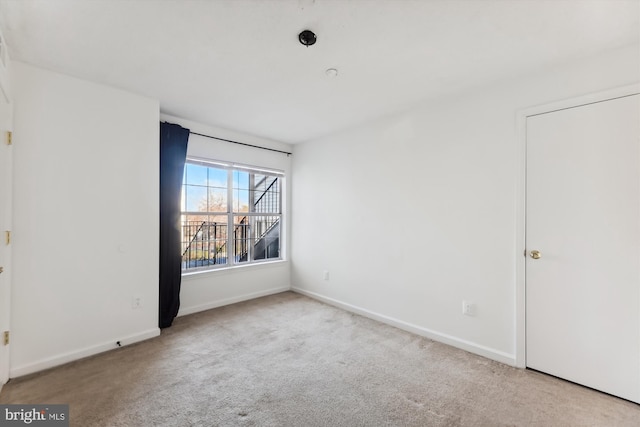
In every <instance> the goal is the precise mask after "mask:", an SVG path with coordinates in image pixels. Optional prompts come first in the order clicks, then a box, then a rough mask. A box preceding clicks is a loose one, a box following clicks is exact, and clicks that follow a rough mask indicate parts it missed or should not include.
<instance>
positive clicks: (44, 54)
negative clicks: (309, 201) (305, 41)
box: [0, 0, 640, 143]
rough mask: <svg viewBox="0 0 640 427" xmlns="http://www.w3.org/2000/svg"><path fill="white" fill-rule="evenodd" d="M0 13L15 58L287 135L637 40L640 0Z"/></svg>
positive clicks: (23, 3)
mask: <svg viewBox="0 0 640 427" xmlns="http://www.w3.org/2000/svg"><path fill="white" fill-rule="evenodd" d="M0 15H1V16H0V25H2V29H3V33H4V35H5V37H6V39H7V44H8V45H9V52H10V55H11V57H12V59H17V60H20V61H24V62H27V63H30V64H34V65H37V66H40V67H43V68H46V69H50V70H54V71H58V72H62V73H65V74H70V75H73V76H77V77H80V78H84V79H88V80H91V81H95V82H99V83H104V84H107V85H111V86H115V87H119V88H123V89H126V90H129V91H132V92H135V93H139V94H142V95H147V96H149V97H153V98H156V99H159V100H160V105H161V109H162V111H163V112H165V113H168V114H172V115H175V116H179V117H183V118H187V119H191V120H194V121H198V122H201V123H205V124H210V125H215V126H219V127H223V128H228V129H232V130H238V131H242V132H245V133H249V134H253V135H257V136H262V137H265V138H270V139H274V140H279V141H283V142H289V143H296V142H302V141H306V140H310V139H314V138H317V137H319V136H323V135H327V134H330V133H333V132H336V131H338V130H341V129H345V128H348V127H351V126H354V125H357V124H361V123H364V122H366V121H370V120H375V119H376V118H379V117H381V116H384V115H388V114H392V113H393V112H395V111H398V110H403V109H406V108H409V107H410V106H411V105H412V104H415V103H417V102H420V101H423V100H426V99H429V98H434V97H439V96H443V95H447V94H451V93H454V92H458V91H461V90H465V89H469V88H472V87H475V86H479V85H483V84H488V83H491V82H494V81H496V80H500V79H504V78H508V77H510V76H515V75H520V74H524V73H529V72H532V71H533V72H535V71H537V70H540V69H542V68H548V67H552V66H554V65H557V64H560V63H562V62H565V61H570V60H574V59H577V58H581V57H586V56H590V55H594V54H597V53H598V52H601V51H604V50H608V49H613V48H617V47H622V46H625V45H629V44H632V43H638V42H639V41H640V29H639V28H640V27H639V16H640V0H628V1H627V0H596V1H591V0H475V1H474V0H466V1H455V0H446V1H445V0H421V1H418V0H414V1H412V0H211V1H204V0H200V1H196V0H156V1H152V0H129V1H119V0H1V1H0ZM304 29H311V30H313V31H314V32H315V33H316V34H317V36H318V41H317V43H316V44H315V45H314V46H311V47H308V48H307V47H304V46H302V45H301V44H300V43H299V42H298V39H297V36H298V33H299V32H300V31H301V30H304ZM327 68H337V69H338V70H339V71H338V73H339V74H338V76H337V77H334V78H331V77H328V76H326V75H325V70H326V69H327Z"/></svg>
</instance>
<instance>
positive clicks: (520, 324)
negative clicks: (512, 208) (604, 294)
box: [515, 83, 640, 368]
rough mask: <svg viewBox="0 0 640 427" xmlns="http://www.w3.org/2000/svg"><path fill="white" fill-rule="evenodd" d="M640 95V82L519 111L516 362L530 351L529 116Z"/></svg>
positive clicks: (522, 360) (520, 364) (519, 364)
mask: <svg viewBox="0 0 640 427" xmlns="http://www.w3.org/2000/svg"><path fill="white" fill-rule="evenodd" d="M637 94H640V83H635V84H632V85H627V86H622V87H617V88H614V89H609V90H605V91H602V92H596V93H590V94H587V95H583V96H578V97H574V98H569V99H564V100H561V101H557V102H552V103H548V104H542V105H538V106H534V107H530V108H526V109H523V110H519V111H518V112H517V117H516V119H517V132H518V145H517V169H516V173H517V182H516V239H515V249H516V254H515V259H516V269H515V273H516V294H515V296H516V301H515V302H516V307H515V364H516V366H517V367H519V368H526V367H527V360H526V354H527V353H526V350H527V347H526V345H527V337H526V263H525V261H526V230H527V228H526V225H527V218H526V212H527V210H526V207H527V194H526V188H527V187H526V185H527V118H528V117H531V116H535V115H539V114H544V113H551V112H554V111H559V110H565V109H568V108H575V107H580V106H583V105H588V104H594V103H597V102H603V101H608V100H611V99H616V98H622V97H626V96H631V95H637ZM639 119H640V118H639Z"/></svg>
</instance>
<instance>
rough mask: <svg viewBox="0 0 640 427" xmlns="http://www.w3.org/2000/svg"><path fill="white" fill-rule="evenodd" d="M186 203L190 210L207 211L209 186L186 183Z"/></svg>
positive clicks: (187, 208)
mask: <svg viewBox="0 0 640 427" xmlns="http://www.w3.org/2000/svg"><path fill="white" fill-rule="evenodd" d="M184 193H185V204H186V210H187V211H189V212H206V211H207V187H199V186H195V185H185V186H184Z"/></svg>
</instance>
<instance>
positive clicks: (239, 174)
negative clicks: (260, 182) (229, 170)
mask: <svg viewBox="0 0 640 427" xmlns="http://www.w3.org/2000/svg"><path fill="white" fill-rule="evenodd" d="M233 188H239V189H242V190H248V189H249V172H243V171H233Z"/></svg>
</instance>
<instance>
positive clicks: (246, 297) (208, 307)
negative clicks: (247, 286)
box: [177, 286, 291, 317]
mask: <svg viewBox="0 0 640 427" xmlns="http://www.w3.org/2000/svg"><path fill="white" fill-rule="evenodd" d="M289 290H291V289H290V288H289V287H288V286H281V287H278V288H271V289H266V290H264V291H258V292H252V293H250V294H244V295H238V296H235V297H231V298H224V299H221V300H217V301H211V302H208V303H206V304H200V305H196V306H193V307H188V308H181V309H180V310H179V311H178V316H177V317H182V316H186V315H188V314H193V313H199V312H201V311H206V310H211V309H212V308H217V307H222V306H225V305H230V304H235V303H237V302H242V301H248V300H251V299H254V298H260V297H266V296H267V295H273V294H279V293H281V292H286V291H289Z"/></svg>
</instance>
